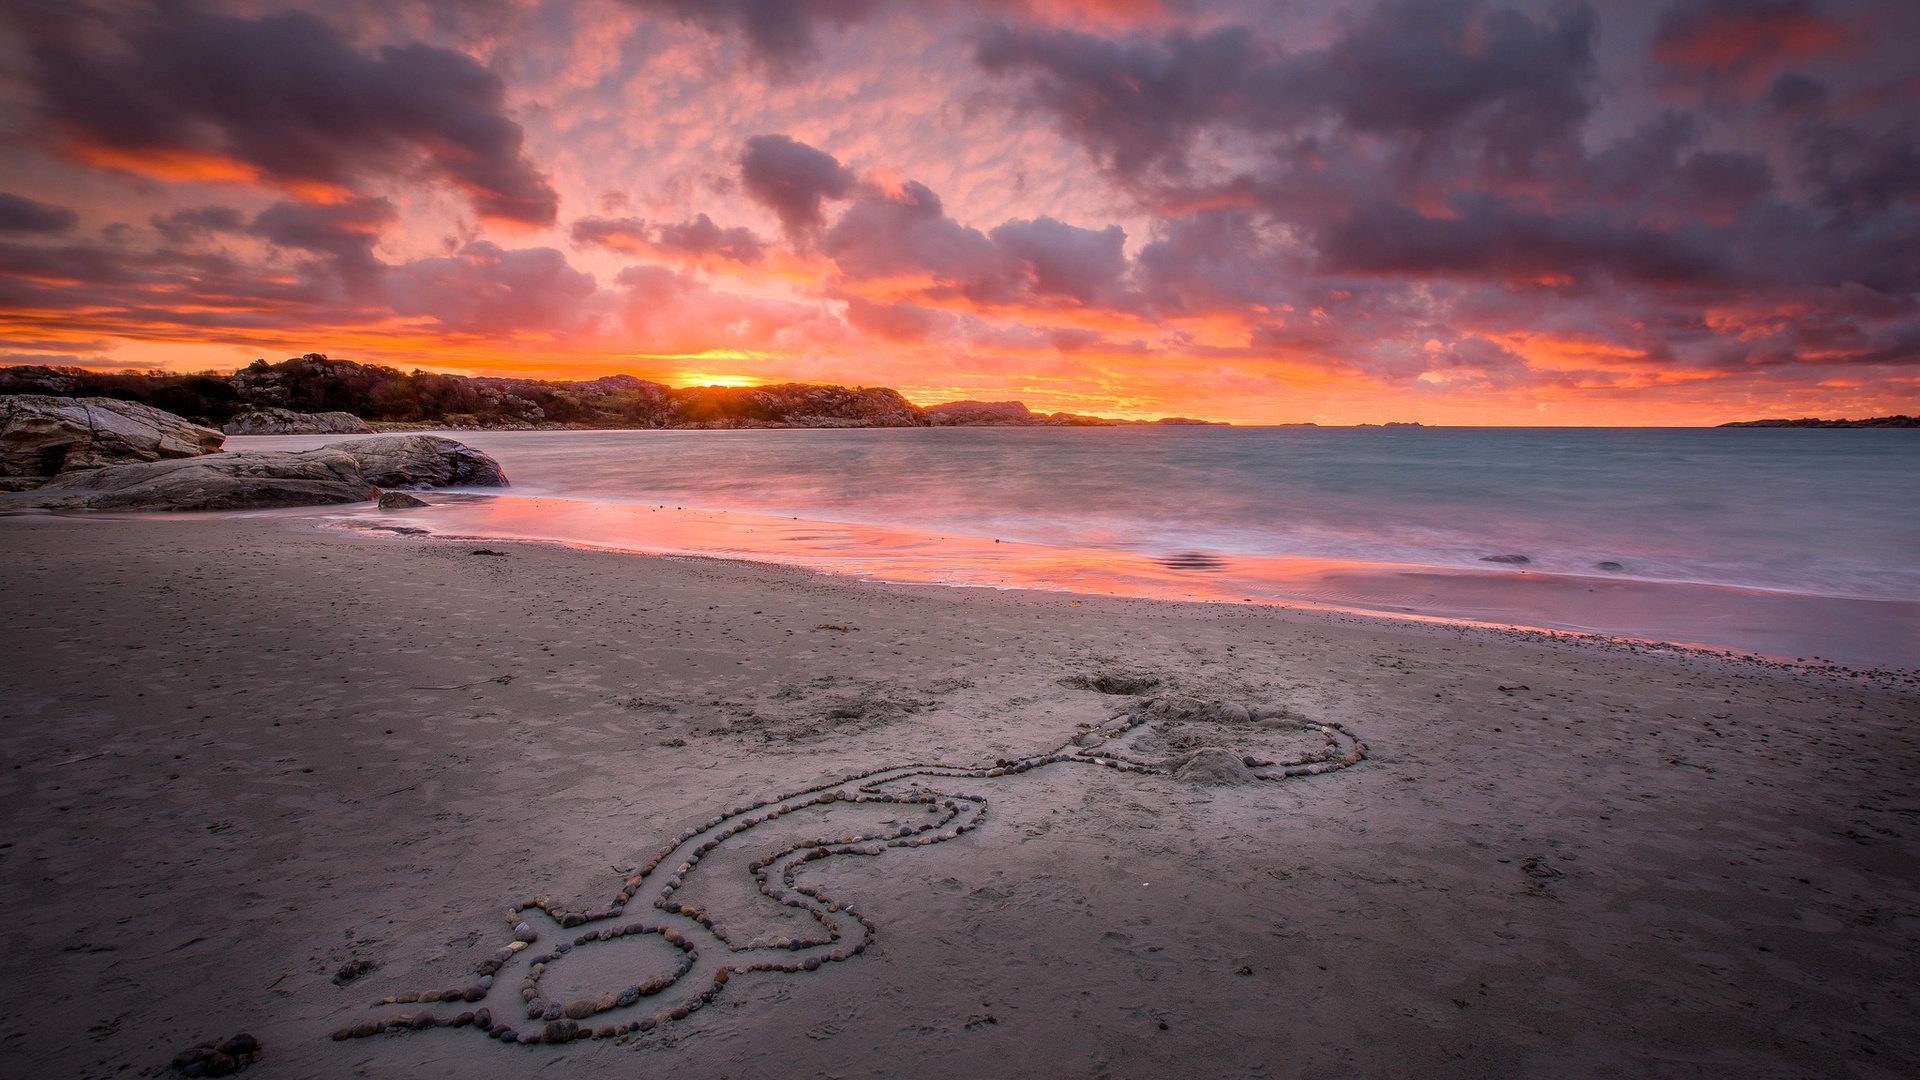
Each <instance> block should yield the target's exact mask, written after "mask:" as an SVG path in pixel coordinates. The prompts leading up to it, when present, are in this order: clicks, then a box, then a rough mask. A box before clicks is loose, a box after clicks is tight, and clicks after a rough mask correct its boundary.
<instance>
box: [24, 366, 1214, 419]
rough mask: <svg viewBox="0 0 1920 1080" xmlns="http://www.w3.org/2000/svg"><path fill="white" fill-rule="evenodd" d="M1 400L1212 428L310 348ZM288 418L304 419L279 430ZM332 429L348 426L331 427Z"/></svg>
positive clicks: (844, 390) (470, 414)
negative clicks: (355, 357) (508, 375)
mask: <svg viewBox="0 0 1920 1080" xmlns="http://www.w3.org/2000/svg"><path fill="white" fill-rule="evenodd" d="M0 394H50V395H54V396H58V397H109V398H118V399H120V400H123V401H133V402H138V403H140V404H142V405H150V406H153V407H154V408H157V409H163V410H165V411H167V412H170V413H174V414H175V415H178V416H183V417H186V418H188V419H191V420H194V421H197V422H199V423H203V424H207V425H209V426H212V427H224V428H225V429H226V430H227V432H228V434H236V433H245V434H256V433H257V434H271V433H276V432H278V431H287V432H300V433H306V432H309V431H313V430H315V428H314V427H313V426H311V424H307V425H305V426H302V425H301V424H300V423H298V422H297V421H301V420H305V419H308V414H318V413H331V414H343V413H344V414H346V416H343V417H340V416H337V417H336V418H335V420H334V423H335V424H336V425H337V424H338V423H340V422H345V423H348V424H350V423H351V422H352V420H353V418H358V419H359V420H362V421H365V422H366V423H367V424H369V425H371V426H372V427H374V428H375V429H379V430H406V429H410V428H466V429H490V430H538V429H567V428H573V429H579V428H768V427H792V428H853V427H956V426H966V427H1119V426H1123V425H1135V424H1216V423H1218V421H1210V420H1191V419H1188V418H1186V417H1178V416H1175V417H1167V418H1166V419H1163V420H1117V419H1112V418H1109V417H1104V416H1082V415H1079V414H1077V413H1065V412H1057V413H1036V412H1033V411H1032V410H1030V409H1028V408H1027V407H1026V406H1025V405H1024V404H1022V403H1020V402H1018V401H953V402H948V403H946V404H942V405H930V406H927V407H926V408H921V407H920V406H918V405H915V404H913V403H912V402H910V401H908V400H907V399H906V398H904V397H902V396H901V395H900V393H899V392H898V391H896V390H890V389H887V388H885V387H855V388H848V387H844V386H815V385H810V384H806V383H781V384H778V385H772V386H685V387H678V388H676V387H670V386H666V385H664V384H661V383H656V382H648V381H647V380H645V379H639V378H635V377H634V376H632V375H609V376H606V377H604V378H599V379H592V380H586V381H567V380H549V379H504V378H488V377H483V376H469V375H446V374H441V373H438V372H431V371H420V370H417V369H416V370H414V371H401V370H399V369H398V368H391V367H384V366H381V365H377V364H361V363H356V362H354V361H351V360H334V359H330V358H329V357H327V356H326V355H325V354H323V353H308V354H306V355H305V356H296V357H293V358H292V359H289V360H283V361H281V362H280V363H277V364H270V363H268V362H267V361H265V360H256V361H254V362H253V363H252V364H249V365H248V366H246V367H244V368H241V369H240V370H238V371H236V372H234V373H233V374H232V375H219V374H194V375H175V374H168V373H160V372H152V373H131V372H103V371H87V370H85V369H82V368H71V367H44V366H37V365H31V366H18V367H0ZM288 412H291V413H293V414H299V415H297V416H295V417H292V418H287V419H291V420H293V421H296V422H295V423H290V424H287V425H284V426H280V427H276V426H275V422H276V418H285V414H286V413H288ZM325 430H352V429H351V428H340V427H337V426H336V427H330V428H327V429H325Z"/></svg>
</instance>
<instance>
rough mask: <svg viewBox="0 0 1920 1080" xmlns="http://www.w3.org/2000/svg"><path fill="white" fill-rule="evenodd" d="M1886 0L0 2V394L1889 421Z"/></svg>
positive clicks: (1891, 8)
mask: <svg viewBox="0 0 1920 1080" xmlns="http://www.w3.org/2000/svg"><path fill="white" fill-rule="evenodd" d="M1917 41H1920V4H1916V3H1912V2H1911V0H1853V2H1847V0H1671V2H1665V0H1663V2H1649V3H1632V2H1619V3H1616V2H1608V3H1604V4H1603V3H1597V2H1596V3H1579V2H1564V0H1551V2H1543V3H1532V2H1526V0H1520V2H1514V3H1479V2H1474V0H1387V2H1384V3H1379V4H1373V5H1369V4H1366V3H1335V2H1330V0H1303V2H1299V3H1257V2H1218V3H1203V2H1187V0H987V2H978V0H976V2H960V0H580V2H560V0H470V2H467V3H462V4H444V3H429V2H416V0H325V2H313V3H306V2H284V3H268V2H263V0H232V2H217V0H210V2H206V3H197V4H190V3H173V2H166V0H160V2H154V0H102V2H97V3H89V2H86V0H58V2H41V0H8V2H7V3H6V4H5V5H3V6H0V144H3V145H0V363H45V364H66V365H77V366H82V367H88V368H96V369H139V370H145V369H167V370H175V371H198V370H210V369H220V370H231V369H233V368H235V367H238V366H240V365H243V364H245V363H247V362H249V361H251V360H252V359H254V358H256V357H265V358H267V359H270V360H277V359H280V358H283V357H286V356H292V355H298V354H301V353H306V352H323V353H326V354H328V355H330V356H333V357H336V358H343V359H352V360H359V361H363V362H368V363H383V364H391V365H394V366H397V367H402V368H413V367H420V368H426V369H428V370H436V371H455V372H463V373H470V374H490V375H519V376H534V377H542V378H592V377H597V376H600V375H606V374H613V373H629V374H635V375H639V376H642V377H645V378H651V379H656V380H659V381H662V382H666V383H669V384H671V385H687V384H695V383H698V384H705V383H721V384H728V385H749V384H754V383H765V382H786V381H802V382H826V383H841V384H847V385H864V386H891V387H894V388H897V389H899V390H900V391H901V392H902V393H904V394H906V396H907V397H908V398H909V399H911V400H913V401H916V402H919V403H922V404H931V403H935V402H940V401H948V400H956V399H963V398H971V399H985V400H1008V399H1018V400H1022V401H1025V402H1026V403H1027V404H1028V405H1029V406H1031V407H1033V408H1035V409H1039V410H1043V411H1054V410H1062V409H1064V410H1068V411H1073V412H1083V413H1098V414H1103V415H1112V416H1126V417H1153V416H1161V415H1186V416H1196V417H1204V418H1209V419H1221V420H1231V421H1235V422H1240V423H1288V422H1317V423H1361V422H1385V421H1420V422H1425V423H1439V424H1603V425H1606V424H1624V425H1635V424H1703V423H1718V422H1722V421H1726V420H1734V419H1746V418H1755V417H1762V416H1804V415H1817V416H1829V417H1832V416H1856V417H1857V416H1869V415H1884V414H1888V413H1897V412H1906V413H1920V52H1916V50H1915V48H1914V43H1915V42H1917Z"/></svg>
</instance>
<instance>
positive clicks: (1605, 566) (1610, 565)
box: [1593, 559, 1626, 570]
mask: <svg viewBox="0 0 1920 1080" xmlns="http://www.w3.org/2000/svg"><path fill="white" fill-rule="evenodd" d="M1593 568H1594V569H1595V570H1625V569H1626V567H1624V566H1621V565H1620V564H1619V563H1617V562H1614V561H1613V560H1612V559H1608V560H1607V561H1605V562H1597V563H1594V564H1593Z"/></svg>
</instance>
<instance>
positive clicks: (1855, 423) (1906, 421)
mask: <svg viewBox="0 0 1920 1080" xmlns="http://www.w3.org/2000/svg"><path fill="white" fill-rule="evenodd" d="M1718 426H1720V427H1723V428H1729V427H1746V428H1756V427H1759V428H1766V427H1795V428H1889V427H1890V428H1912V427H1920V416H1907V415H1905V414H1902V415H1899V416H1870V417H1867V418H1866V419H1863V420H1820V419H1816V418H1814V417H1811V416H1803V417H1801V418H1800V419H1798V420H1735V421H1733V422H1732V423H1728V424H1720V425H1718Z"/></svg>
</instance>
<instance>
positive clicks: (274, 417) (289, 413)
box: [220, 406, 373, 435]
mask: <svg viewBox="0 0 1920 1080" xmlns="http://www.w3.org/2000/svg"><path fill="white" fill-rule="evenodd" d="M220 430H222V431H224V432H226V433H227V434H229V435H371V434H373V429H372V428H370V427H368V426H367V422H366V421H365V420H362V419H360V418H359V417H357V416H355V415H353V414H352V413H350V412H318V413H304V412H295V411H293V410H292V409H280V408H274V407H272V406H267V407H264V408H254V409H248V410H246V411H245V412H241V413H235V414H234V416H233V418H232V419H230V420H228V421H227V422H226V423H224V424H221V425H220Z"/></svg>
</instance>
